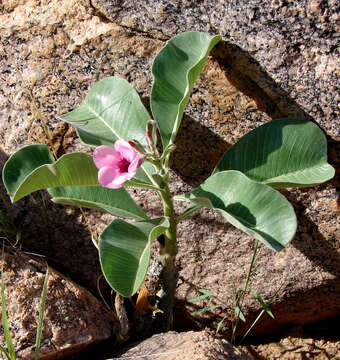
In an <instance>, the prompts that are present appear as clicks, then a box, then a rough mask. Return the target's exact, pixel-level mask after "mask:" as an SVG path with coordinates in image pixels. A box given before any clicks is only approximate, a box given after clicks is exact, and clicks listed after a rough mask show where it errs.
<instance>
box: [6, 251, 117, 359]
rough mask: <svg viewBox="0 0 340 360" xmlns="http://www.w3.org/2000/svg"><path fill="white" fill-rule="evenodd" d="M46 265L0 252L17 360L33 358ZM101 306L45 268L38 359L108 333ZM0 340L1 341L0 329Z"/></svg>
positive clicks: (107, 317)
mask: <svg viewBox="0 0 340 360" xmlns="http://www.w3.org/2000/svg"><path fill="white" fill-rule="evenodd" d="M45 272H46V266H44V265H43V264H42V263H40V262H38V261H36V260H33V259H32V258H29V257H28V256H27V255H25V254H23V253H20V252H19V251H16V252H15V253H13V254H9V253H5V255H4V280H5V296H6V299H7V300H6V308H7V319H8V323H9V326H10V331H11V334H12V339H13V345H14V349H15V352H16V355H17V359H18V360H20V359H22V360H30V359H33V358H34V348H35V333H36V327H37V322H38V315H39V309H40V299H41V292H42V287H43V283H44V278H45ZM113 332H114V323H113V320H112V317H111V315H110V314H109V313H108V311H107V310H106V309H105V307H104V306H103V305H102V304H101V303H100V302H99V301H98V300H97V299H96V298H95V297H94V296H93V295H92V294H91V293H90V292H88V291H87V290H85V289H83V288H82V287H80V286H78V285H76V284H75V283H73V282H72V281H70V280H68V279H66V278H65V277H63V276H62V275H61V274H59V273H57V272H56V271H54V270H53V269H51V268H49V280H48V285H47V297H46V307H45V313H44V326H43V333H42V338H41V348H40V355H39V359H46V360H47V359H56V358H58V359H60V358H62V357H64V356H70V355H74V354H77V353H78V352H80V351H82V350H84V349H86V348H88V347H89V346H90V345H91V344H94V343H98V342H101V341H103V340H106V339H108V338H110V337H112V336H113ZM0 342H1V344H5V343H6V341H5V337H4V334H3V332H1V334H0Z"/></svg>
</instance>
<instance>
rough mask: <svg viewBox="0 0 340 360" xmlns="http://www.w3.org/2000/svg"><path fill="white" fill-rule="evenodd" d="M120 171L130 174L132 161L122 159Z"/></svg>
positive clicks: (119, 164)
mask: <svg viewBox="0 0 340 360" xmlns="http://www.w3.org/2000/svg"><path fill="white" fill-rule="evenodd" d="M118 166H119V169H120V171H121V172H123V173H127V172H129V166H130V161H129V160H128V159H125V158H122V159H121V160H120V161H119V163H118Z"/></svg>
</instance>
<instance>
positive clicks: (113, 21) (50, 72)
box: [0, 0, 340, 333]
mask: <svg viewBox="0 0 340 360" xmlns="http://www.w3.org/2000/svg"><path fill="white" fill-rule="evenodd" d="M60 4H62V5H60ZM91 4H92V5H91ZM91 4H90V3H89V2H88V1H86V0H82V1H64V2H62V3H60V2H59V1H50V2H47V1H46V2H35V1H26V2H25V1H22V2H18V1H17V2H10V1H7V2H4V5H2V6H3V15H0V29H1V33H0V41H1V44H2V47H0V52H1V53H0V56H1V59H0V74H1V78H2V80H3V86H2V87H1V89H0V110H1V111H0V118H1V122H0V136H1V140H2V150H3V154H1V155H2V156H1V163H2V164H3V162H4V160H5V159H6V156H8V155H9V154H11V153H12V152H13V151H15V150H17V149H18V148H19V147H20V146H22V145H26V144H29V143H36V142H44V143H46V144H48V145H49V146H50V147H51V148H52V149H54V151H55V153H56V154H57V155H61V154H62V153H64V152H70V151H74V150H85V151H89V149H88V148H86V147H85V146H83V145H81V144H80V142H79V140H77V139H76V137H75V133H74V131H73V130H72V129H70V128H68V127H67V126H66V125H64V124H60V122H59V121H58V120H57V119H56V115H58V114H61V113H65V112H67V111H69V110H71V109H73V108H75V107H77V106H78V105H79V104H80V103H81V101H82V99H83V98H84V97H85V95H86V93H87V91H88V89H89V88H90V87H91V86H92V85H93V84H94V83H95V82H96V81H97V80H100V79H102V78H103V77H106V76H111V75H118V76H121V77H124V78H125V79H127V80H128V81H129V82H130V83H131V84H132V85H133V86H134V87H135V88H136V89H137V91H138V93H139V94H140V96H141V97H142V100H143V102H144V103H145V104H147V102H148V97H149V94H150V89H151V83H152V77H151V72H150V66H151V64H152V59H153V57H154V56H155V55H156V54H157V52H158V51H159V49H160V48H161V47H162V46H163V45H164V43H165V40H166V39H167V38H169V37H170V36H172V35H174V34H176V33H178V32H181V31H185V30H189V29H191V30H192V29H195V30H201V31H208V32H211V33H221V34H222V35H223V42H221V44H220V45H219V46H218V47H217V48H216V49H215V50H214V51H213V53H212V55H211V56H210V57H209V59H208V62H207V65H206V67H205V69H204V71H203V73H202V75H201V76H200V78H199V79H198V82H197V84H196V85H195V87H194V91H193V95H192V96H191V99H190V102H189V104H188V107H187V109H186V112H185V116H184V119H183V121H182V126H181V128H180V131H179V134H178V138H177V142H176V144H177V151H176V152H175V153H174V156H173V159H172V163H171V167H172V172H171V178H172V180H173V182H172V185H171V190H172V192H173V193H174V194H178V193H180V192H184V191H188V190H190V189H192V187H194V186H197V185H198V183H200V182H201V181H202V180H204V179H205V178H206V177H207V176H208V175H209V174H210V172H211V171H212V169H213V167H214V165H215V164H216V162H217V160H218V158H219V156H220V155H221V154H223V152H224V151H225V150H226V149H228V148H229V147H230V146H231V144H233V143H235V142H236V141H237V140H238V139H239V138H240V137H241V136H243V135H244V134H245V133H247V132H248V131H249V130H251V129H253V128H255V127H257V126H259V125H260V124H263V123H265V122H267V121H269V120H270V119H272V118H277V117H282V116H300V117H305V118H308V119H311V120H313V121H316V122H317V123H318V124H319V125H320V126H321V127H322V128H323V130H324V131H325V132H326V135H327V137H328V140H329V157H330V162H331V163H332V164H333V165H335V166H337V167H338V165H339V153H340V152H339V121H338V119H337V116H338V115H337V114H338V104H339V99H338V98H337V97H336V96H337V95H336V89H337V88H336V86H337V78H338V72H337V69H336V68H334V63H336V62H337V61H338V50H337V47H336V44H337V36H338V35H337V33H336V32H335V31H334V29H335V30H336V29H337V26H338V25H337V21H338V19H337V18H336V11H337V6H336V4H334V3H332V2H331V1H329V4H328V5H327V6H326V5H325V3H324V2H322V3H318V4H319V5H315V6H314V7H313V6H312V9H313V11H312V10H310V5H308V6H307V5H304V4H305V3H303V4H302V2H299V1H296V2H295V3H294V6H293V5H292V4H293V3H292V2H281V1H272V2H269V1H267V2H265V3H261V4H260V5H259V2H256V1H254V0H251V1H247V2H246V1H241V2H237V4H236V1H230V2H222V1H217V2H214V3H212V4H209V3H208V2H207V1H200V2H192V1H190V2H189V1H182V2H179V1H178V2H176V1H172V2H171V3H170V2H165V1H157V2H154V1H149V2H147V3H143V2H136V1H129V2H124V1H120V2H108V1H104V0H101V1H100V0H92V2H91ZM108 4H109V5H110V6H107V5H108ZM150 9H151V10H152V11H149V10H150ZM294 9H295V10H294ZM315 9H316V10H317V9H321V10H320V11H319V10H317V11H316V10H315ZM245 14H246V16H245ZM331 19H332V20H331ZM305 22H306V24H305V26H302V27H300V28H299V29H298V28H296V26H297V25H298V24H299V23H300V25H301V24H304V23H305ZM118 25H119V26H118ZM325 26H326V27H327V26H328V30H327V29H326V30H327V31H326V30H322V29H323V28H324V27H325ZM320 29H321V30H320ZM336 31H338V30H336ZM272 40H273V41H274V42H273V41H272ZM275 41H276V42H275ZM297 44H298V45H297ZM4 49H6V51H5V50H4ZM318 64H319V65H318ZM321 64H323V65H321ZM32 98H33V99H34V100H35V103H36V106H34V102H33V101H32ZM44 123H46V128H47V130H48V134H49V135H48V134H47V132H46V131H45V130H44ZM338 189H339V180H338V177H336V178H335V179H333V180H331V181H329V182H328V183H326V184H323V185H320V186H318V187H315V188H311V189H304V190H289V191H288V190H285V191H283V193H284V195H286V196H287V197H288V199H289V200H290V201H291V202H292V203H293V205H294V208H295V211H296V213H297V217H298V224H299V226H298V232H297V235H296V237H295V238H294V240H293V241H292V243H291V244H290V245H289V246H288V247H287V248H286V249H285V250H284V251H282V252H280V253H278V254H276V253H273V252H272V251H271V250H269V249H266V248H264V247H263V248H262V249H261V253H260V256H259V258H258V260H257V266H256V269H255V272H254V277H253V283H252V286H253V288H254V289H256V291H257V292H258V293H259V294H260V295H261V297H262V298H263V299H264V300H265V301H268V300H269V299H270V298H271V297H272V296H273V295H274V293H275V292H276V291H277V289H278V288H279V287H280V286H281V285H282V288H281V290H280V292H279V293H278V295H277V297H276V299H275V301H274V303H273V304H272V310H273V312H274V314H275V316H276V320H275V321H273V320H270V319H269V318H264V321H263V323H262V324H260V325H261V326H259V327H258V328H257V331H258V333H261V332H272V331H273V330H274V329H277V328H278V327H280V326H282V325H284V324H288V323H296V324H303V323H307V322H311V321H316V320H319V319H321V318H326V317H329V316H332V315H334V314H336V313H339V312H340V308H339V304H340V301H339V294H340V291H339V288H340V282H339V273H340V271H339V270H340V269H339V264H340V262H339V239H340V228H339V224H340V219H339V205H338ZM132 195H133V196H134V197H135V198H136V200H137V201H138V202H139V203H140V204H141V205H142V206H143V208H144V209H145V210H146V211H147V212H148V213H149V214H150V215H151V216H158V215H159V214H160V212H161V206H160V203H159V201H158V200H157V197H156V195H154V194H152V193H151V194H150V192H148V191H133V192H132ZM44 206H45V207H44ZM14 209H15V213H16V221H17V223H18V224H20V226H21V227H22V228H24V229H25V232H23V244H24V245H25V246H26V247H27V248H29V249H30V250H31V251H37V252H40V253H43V254H45V255H47V256H48V259H49V261H50V260H51V261H54V262H55V263H56V265H58V266H59V267H58V269H61V270H63V271H64V272H67V273H68V274H70V276H71V277H72V279H76V280H77V281H79V282H80V283H81V284H83V285H85V284H86V286H89V287H90V288H91V289H93V290H95V287H96V285H95V284H96V279H97V277H98V275H99V272H100V270H99V265H98V261H97V254H96V251H95V250H94V249H93V250H91V246H92V245H91V239H90V236H89V235H85V234H86V231H87V226H88V225H90V226H91V227H92V230H93V231H94V232H96V231H101V230H102V229H103V227H104V226H105V224H108V222H109V221H110V219H111V217H110V216H108V215H105V216H103V215H102V214H100V213H98V212H91V214H90V213H89V212H87V213H86V214H87V218H88V221H87V223H85V222H84V221H83V220H82V218H81V214H80V213H79V211H77V210H74V209H71V208H66V210H64V208H62V207H59V206H57V205H51V204H49V203H48V204H46V203H42V201H41V199H40V198H39V197H37V196H31V197H29V198H26V199H23V200H22V201H20V202H19V203H18V204H17V205H15V207H14ZM183 209H184V205H183V204H182V203H179V204H176V212H177V213H178V212H180V211H182V210H183ZM56 229H57V231H55V230H56ZM37 234H39V235H40V234H42V235H41V236H42V241H41V243H39V244H37V243H36V242H33V241H32V239H34V238H37ZM75 234H79V236H75ZM178 235H179V254H178V260H177V265H178V268H179V272H180V273H179V275H180V278H179V285H178V290H177V300H178V306H177V310H176V311H177V312H176V314H177V318H176V320H177V321H176V322H177V327H178V328H182V329H188V327H190V326H192V324H193V322H196V323H198V324H199V326H204V325H208V326H210V327H212V328H213V327H214V326H216V324H217V322H218V321H219V320H220V319H221V318H222V316H224V315H227V316H228V317H229V318H231V317H232V314H231V311H232V310H231V309H232V294H233V283H234V282H235V284H236V285H239V284H241V282H242V280H244V278H245V275H246V272H247V268H248V266H249V261H250V258H251V252H252V249H253V245H254V241H253V239H251V238H250V237H249V236H247V235H245V234H244V233H242V232H240V231H238V230H235V229H234V228H233V227H232V226H229V225H228V224H226V223H225V222H224V221H223V220H222V219H221V218H219V217H218V216H217V215H215V214H214V213H213V212H211V211H210V210H202V211H201V212H200V213H197V214H196V215H194V216H192V217H191V218H189V219H187V220H186V221H185V222H183V223H182V224H181V225H180V227H179V231H178ZM65 259H66V261H65ZM198 288H206V289H209V290H211V291H212V292H214V293H215V294H216V295H218V296H219V298H220V299H221V300H222V301H223V302H224V303H225V304H226V311H223V310H215V311H214V312H212V313H207V314H205V315H203V316H202V315H200V316H196V317H194V318H193V317H191V316H189V315H188V313H190V312H191V311H192V310H196V309H197V308H199V307H201V306H203V305H204V303H201V304H197V307H193V306H192V305H189V304H188V303H187V300H188V299H190V298H191V297H193V296H196V295H197V289H198ZM244 305H245V306H244V312H245V314H246V316H247V319H249V320H250V321H251V320H252V319H253V318H254V317H255V316H256V314H257V313H258V311H259V310H260V306H259V304H257V303H256V301H255V300H254V299H252V298H251V297H249V298H247V299H246V301H245V304H244ZM183 313H184V314H183ZM247 326H248V325H247ZM240 329H241V330H242V328H240ZM222 330H223V331H224V332H225V333H228V332H229V331H230V322H228V321H226V322H225V326H224V327H223V328H222Z"/></svg>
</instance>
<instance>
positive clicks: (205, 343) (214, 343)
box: [116, 331, 250, 360]
mask: <svg viewBox="0 0 340 360" xmlns="http://www.w3.org/2000/svg"><path fill="white" fill-rule="evenodd" d="M150 357H153V358H156V359H158V360H208V359H209V360H219V359H221V360H222V359H228V360H229V359H230V360H233V359H235V360H236V359H240V360H247V359H250V357H248V356H247V355H246V354H245V353H243V352H242V351H240V350H238V349H237V348H235V347H233V346H232V345H230V344H229V343H228V342H227V341H225V340H219V339H216V338H214V337H213V336H212V335H209V334H208V333H206V332H204V331H201V332H194V331H189V332H185V333H176V332H174V331H170V332H167V333H163V334H157V335H154V336H152V337H151V338H149V339H147V340H144V341H143V342H141V343H140V344H138V345H136V346H134V347H132V348H131V349H129V350H128V351H125V352H124V353H122V354H121V355H120V356H119V357H116V359H122V360H123V359H130V358H138V359H145V360H146V359H149V358H150Z"/></svg>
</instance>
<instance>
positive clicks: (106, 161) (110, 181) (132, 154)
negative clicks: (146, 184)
mask: <svg viewBox="0 0 340 360" xmlns="http://www.w3.org/2000/svg"><path fill="white" fill-rule="evenodd" d="M143 160H144V157H143V156H142V155H141V154H139V153H138V152H136V151H135V150H134V149H133V148H132V147H131V145H130V144H129V143H127V142H126V141H124V140H117V141H116V142H115V144H114V147H111V146H106V145H102V146H98V147H97V148H96V150H95V151H94V153H93V161H94V163H95V165H96V166H97V168H98V169H99V172H98V181H99V183H100V184H101V185H102V186H104V187H106V188H110V189H118V188H121V187H122V186H123V184H124V183H125V181H127V180H130V179H132V178H133V177H134V176H135V174H136V172H137V170H138V168H139V167H140V165H141V164H142V162H143Z"/></svg>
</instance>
